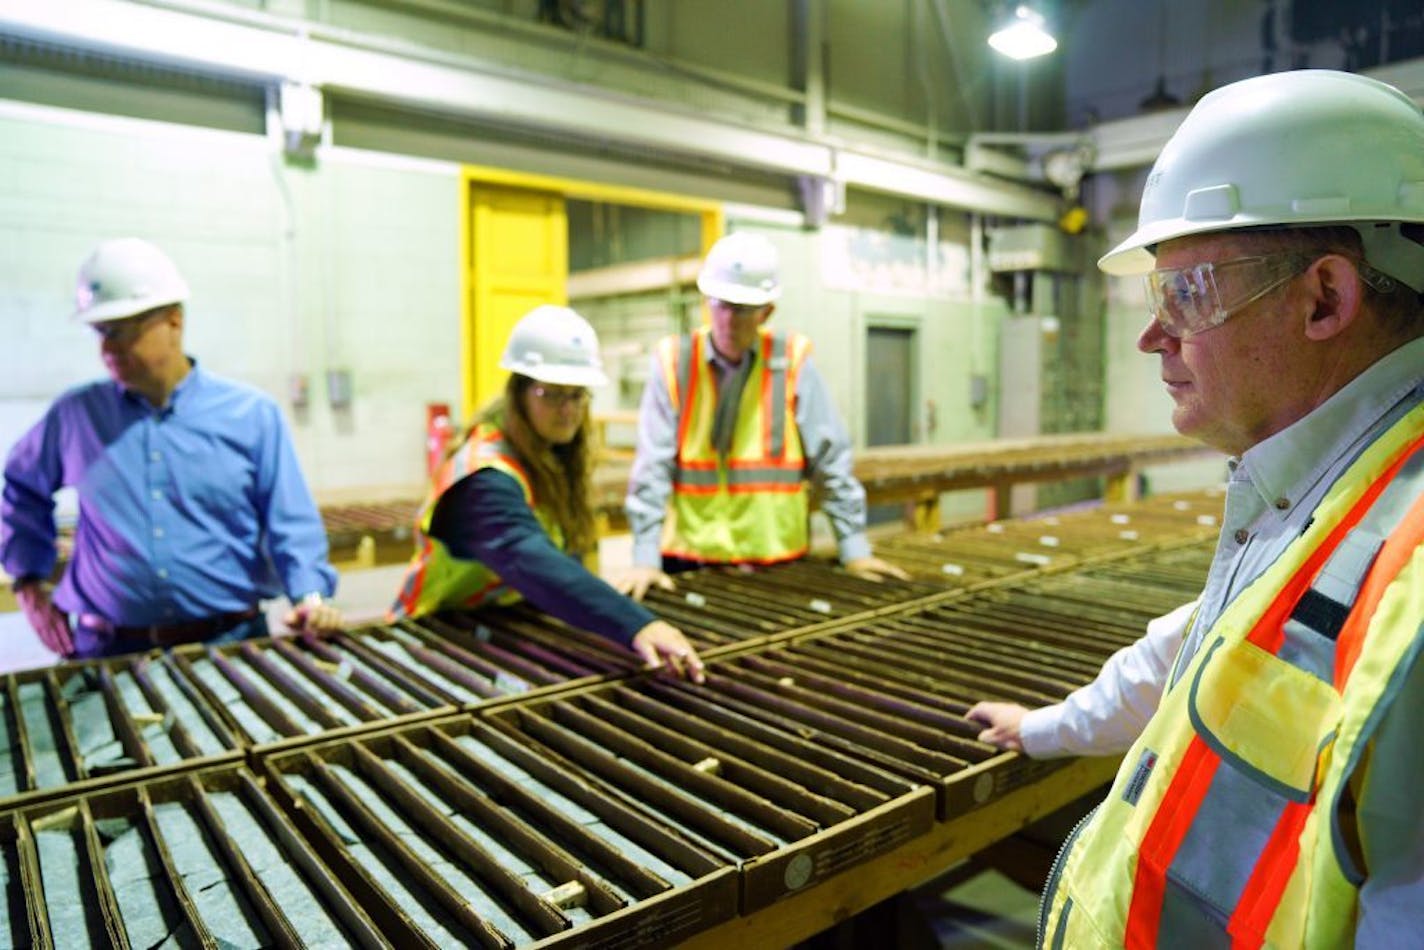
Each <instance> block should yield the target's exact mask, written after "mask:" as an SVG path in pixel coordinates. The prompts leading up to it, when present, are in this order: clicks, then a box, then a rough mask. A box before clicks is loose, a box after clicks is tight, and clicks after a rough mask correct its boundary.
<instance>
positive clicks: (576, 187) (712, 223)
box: [460, 165, 726, 422]
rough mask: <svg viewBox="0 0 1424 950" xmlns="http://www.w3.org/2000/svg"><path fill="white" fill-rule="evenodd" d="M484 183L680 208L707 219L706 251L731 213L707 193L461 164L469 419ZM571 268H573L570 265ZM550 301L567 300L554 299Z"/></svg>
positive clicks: (465, 408)
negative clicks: (476, 197) (477, 204)
mask: <svg viewBox="0 0 1424 950" xmlns="http://www.w3.org/2000/svg"><path fill="white" fill-rule="evenodd" d="M481 186H485V187H488V186H498V187H502V188H509V189H517V190H525V191H530V192H538V193H542V194H547V195H551V196H556V197H559V198H561V199H565V200H567V199H570V198H572V199H575V200H580V201H603V202H607V203H610V204H620V205H629V206H632V207H640V208H652V209H655V210H658V211H676V212H683V213H687V214H695V215H697V216H698V218H699V219H700V222H701V240H702V254H704V255H705V254H706V253H707V251H708V250H710V249H711V247H712V245H713V244H714V243H715V242H716V240H717V238H719V237H721V236H722V230H723V228H724V226H725V221H726V216H725V214H724V212H723V209H722V204H721V202H717V201H710V200H707V199H703V198H690V197H688V196H686V195H678V194H673V193H671V192H663V191H653V190H650V189H646V188H633V187H628V186H625V185H609V184H605V183H600V182H593V181H583V180H580V179H576V178H561V177H557V176H553V175H538V174H531V173H527V172H519V171H511V170H510V169H507V168H490V167H487V166H483V165H465V166H462V167H461V169H460V394H461V409H462V414H461V418H462V419H464V420H466V421H467V422H468V421H469V420H470V419H472V418H473V417H474V413H475V411H476V409H477V408H478V406H477V405H476V395H475V393H476V388H475V387H476V383H477V380H476V375H477V373H476V366H475V346H474V344H475V340H476V338H477V336H478V334H477V330H478V326H477V324H476V321H477V320H479V319H480V316H481V315H480V314H478V313H476V312H475V308H474V303H473V301H474V295H473V290H474V274H475V273H476V267H475V264H476V262H475V260H474V254H475V253H476V249H475V247H474V241H473V240H472V229H473V227H474V221H473V218H474V215H473V210H472V209H473V204H474V202H473V200H472V197H473V194H474V191H475V189H476V188H479V187H481ZM565 272H567V268H565ZM549 302H550V303H563V302H564V301H563V300H557V301H556V300H551V301H549Z"/></svg>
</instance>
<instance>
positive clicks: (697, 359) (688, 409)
mask: <svg viewBox="0 0 1424 950" xmlns="http://www.w3.org/2000/svg"><path fill="white" fill-rule="evenodd" d="M702 372H703V369H702V335H701V334H698V333H694V334H693V335H692V358H691V359H689V360H688V367H687V393H686V394H685V397H684V398H683V400H682V411H681V413H679V414H678V418H677V454H678V456H679V457H680V456H681V455H682V453H683V450H684V448H683V447H684V446H686V445H687V429H688V427H689V426H690V425H692V404H693V402H694V400H695V398H696V393H697V387H698V385H699V384H700V383H701V379H700V378H699V377H700V376H701V374H702Z"/></svg>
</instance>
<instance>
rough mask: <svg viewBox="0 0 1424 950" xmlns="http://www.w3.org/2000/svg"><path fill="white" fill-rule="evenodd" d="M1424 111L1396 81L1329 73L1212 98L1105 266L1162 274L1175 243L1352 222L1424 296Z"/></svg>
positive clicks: (1193, 116) (1285, 78) (1240, 87)
mask: <svg viewBox="0 0 1424 950" xmlns="http://www.w3.org/2000/svg"><path fill="white" fill-rule="evenodd" d="M1401 222H1424V113H1421V112H1420V109H1419V107H1418V106H1416V105H1415V104H1414V103H1413V102H1412V101H1411V100H1410V99H1409V97H1408V96H1406V95H1405V94H1404V93H1402V92H1400V91H1399V90H1398V89H1396V88H1394V87H1393V86H1389V85H1386V84H1385V83H1382V82H1379V81H1377V80H1374V79H1369V78H1367V77H1365V76H1360V75H1356V74H1354V73H1342V72H1335V71H1333V70H1325V69H1306V70H1298V71H1295V72H1285V73H1275V74H1273V75H1269V76H1257V77H1256V78H1254V79H1245V80H1242V81H1241V82H1235V83H1231V84H1230V85H1227V86H1223V87H1221V88H1220V89H1217V90H1214V91H1213V92H1210V93H1208V94H1207V95H1205V96H1203V97H1202V99H1201V101H1200V102H1198V103H1197V105H1196V107H1195V108H1194V109H1192V111H1191V113H1190V114H1189V115H1188V116H1187V117H1186V119H1185V120H1184V121H1183V122H1182V124H1181V126H1180V127H1179V128H1178V129H1177V131H1176V133H1175V134H1174V135H1173V136H1172V138H1171V139H1170V140H1169V141H1168V142H1167V144H1166V146H1165V147H1164V148H1163V149H1162V154H1161V155H1159V156H1158V158H1157V161H1156V163H1155V164H1154V165H1153V166H1152V172H1151V174H1150V175H1149V176H1148V178H1147V187H1146V189H1145V190H1144V192H1143V195H1142V207H1141V209H1140V211H1139V214H1138V219H1137V230H1136V231H1134V232H1133V233H1132V236H1131V237H1129V238H1128V239H1127V240H1126V241H1123V242H1122V243H1121V244H1119V245H1118V246H1117V247H1115V248H1113V249H1112V250H1111V251H1109V252H1108V253H1107V254H1106V255H1104V257H1103V258H1102V260H1100V261H1098V266H1099V267H1101V268H1102V269H1103V270H1104V271H1106V272H1108V273H1109V274H1135V273H1144V272H1146V271H1148V270H1151V269H1152V266H1153V257H1152V250H1151V249H1152V248H1153V247H1154V246H1155V245H1157V244H1159V243H1161V242H1162V241H1167V240H1170V239H1172V238H1177V237H1183V236H1185V235H1188V234H1203V233H1207V232H1211V231H1227V230H1235V229H1240V228H1251V227H1260V226H1269V225H1277V226H1284V227H1310V226H1313V225H1350V226H1352V227H1354V228H1355V230H1357V231H1359V232H1360V236H1361V238H1362V239H1363V241H1364V246H1365V259H1366V260H1367V261H1369V263H1370V264H1371V265H1373V266H1374V267H1375V268H1377V269H1378V270H1381V271H1383V272H1384V273H1386V274H1388V275H1390V276H1391V277H1394V278H1396V279H1397V280H1400V281H1402V282H1403V283H1405V284H1407V285H1408V286H1410V287H1412V288H1414V290H1415V291H1424V247H1421V246H1420V245H1419V244H1417V243H1415V242H1414V241H1412V240H1410V239H1409V238H1407V237H1405V236H1404V235H1402V234H1401V233H1400V226H1399V224H1400V223H1401Z"/></svg>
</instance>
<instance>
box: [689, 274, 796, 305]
mask: <svg viewBox="0 0 1424 950" xmlns="http://www.w3.org/2000/svg"><path fill="white" fill-rule="evenodd" d="M697 289H698V290H700V291H702V293H704V294H706V295H707V296H708V297H711V298H712V299H713V300H722V301H725V302H726V303H730V304H735V305H736V306H739V307H763V306H765V305H767V304H769V303H775V302H776V301H777V299H778V298H779V297H780V296H781V288H780V287H776V288H773V289H772V290H757V289H756V288H754V287H743V286H742V285H741V284H733V283H730V282H728V281H722V280H717V279H715V278H711V277H705V276H699V277H698V278H697Z"/></svg>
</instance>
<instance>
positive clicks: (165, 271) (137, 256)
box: [74, 238, 188, 323]
mask: <svg viewBox="0 0 1424 950" xmlns="http://www.w3.org/2000/svg"><path fill="white" fill-rule="evenodd" d="M187 299H188V285H187V283H185V282H184V280H183V276H182V275H181V274H179V273H178V268H177V266H175V265H174V263H173V261H172V260H171V259H169V257H168V255H167V254H164V253H163V252H162V251H160V250H159V249H158V248H157V247H155V246H154V245H152V244H150V243H149V242H148V241H145V240H143V239H142V238H115V239H114V240H110V241H104V242H103V243H101V244H100V245H99V246H98V247H96V248H94V250H93V252H91V253H90V255H89V257H88V258H87V259H86V260H85V261H84V263H83V264H81V265H80V267H79V279H78V281H77V283H76V286H75V288H74V305H75V311H74V319H76V320H83V321H84V322H85V323H102V322H104V321H105V320H122V319H123V318H124V317H132V316H134V315H136V314H140V313H143V312H144V311H146V310H152V309H154V308H155V307H162V306H166V305H168V304H174V303H182V302H183V301H185V300H187Z"/></svg>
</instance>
